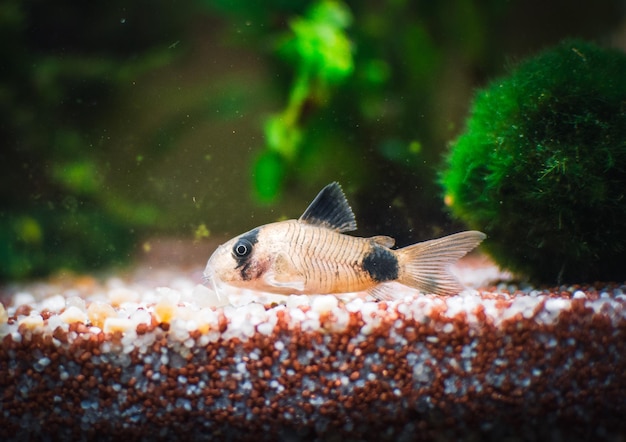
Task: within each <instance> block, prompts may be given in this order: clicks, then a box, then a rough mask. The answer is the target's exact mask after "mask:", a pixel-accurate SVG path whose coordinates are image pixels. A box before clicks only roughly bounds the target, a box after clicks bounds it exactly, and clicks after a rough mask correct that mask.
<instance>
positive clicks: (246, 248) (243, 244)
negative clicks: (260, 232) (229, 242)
mask: <svg viewBox="0 0 626 442" xmlns="http://www.w3.org/2000/svg"><path fill="white" fill-rule="evenodd" d="M251 251H252V243H251V242H250V241H248V240H247V239H240V240H239V241H237V244H235V246H234V247H233V256H234V257H235V258H237V259H241V258H245V257H246V256H248V255H249V254H250V252H251Z"/></svg>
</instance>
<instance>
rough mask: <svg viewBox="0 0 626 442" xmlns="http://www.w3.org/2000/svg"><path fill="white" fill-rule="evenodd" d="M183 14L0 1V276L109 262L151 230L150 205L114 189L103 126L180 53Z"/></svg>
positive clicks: (172, 8)
mask: <svg viewBox="0 0 626 442" xmlns="http://www.w3.org/2000/svg"><path fill="white" fill-rule="evenodd" d="M147 6H149V7H147ZM190 14H191V11H184V10H181V9H180V8H179V6H178V5H169V4H166V3H163V2H156V3H155V2H148V1H146V0H140V1H139V2H137V3H134V4H133V5H127V4H126V3H125V2H122V1H120V0H114V1H112V2H108V3H106V4H101V5H98V6H94V5H90V6H86V5H85V4H84V3H81V2H77V1H74V0H62V1H61V2H60V3H57V4H55V5H51V4H47V3H45V2H40V1H36V0H24V1H21V0H9V1H5V2H2V4H1V5H0V36H1V37H2V41H3V42H5V47H4V49H5V51H4V52H3V69H2V70H1V72H0V120H1V121H2V124H0V142H1V144H2V151H1V152H0V158H1V159H2V161H0V172H1V173H0V176H2V180H3V182H2V184H3V185H2V186H0V201H2V206H1V207H0V281H4V280H9V279H16V278H27V277H34V276H41V275H45V274H47V273H50V272H53V271H56V270H58V269H61V268H63V269H70V270H86V269H92V268H95V267H100V266H103V265H107V264H109V265H110V264H117V263H119V262H121V261H124V260H127V259H128V258H129V257H130V254H131V250H132V248H133V247H134V242H135V240H136V239H137V232H138V230H139V229H140V228H144V229H145V228H147V227H150V226H154V224H155V222H156V219H157V216H156V213H155V212H156V209H155V208H154V207H150V206H148V205H145V204H142V203H137V202H135V201H130V200H128V199H125V198H123V197H121V196H120V195H119V194H116V193H115V192H114V191H112V190H111V188H110V184H111V183H110V182H109V181H108V175H109V172H110V164H109V160H110V157H111V156H112V155H115V154H116V152H119V151H120V150H122V149H120V146H119V145H118V144H117V142H116V141H111V135H112V134H111V133H110V132H109V128H108V127H107V125H106V123H104V121H105V120H106V118H107V116H108V115H109V114H110V112H112V109H115V108H116V106H117V105H118V102H119V99H120V97H121V96H123V95H124V92H125V91H128V89H129V88H131V87H132V86H133V85H134V84H135V82H136V80H137V79H138V78H141V76H142V75H143V74H145V73H147V72H151V71H154V70H156V69H157V68H159V67H162V66H164V65H166V64H167V63H168V62H170V61H171V60H173V59H174V58H175V57H176V55H177V53H178V51H175V50H174V49H173V46H172V43H173V42H175V41H176V40H177V38H178V37H179V35H180V33H181V29H184V27H185V26H186V23H187V20H186V18H187V17H189V15H190ZM146 23H147V24H148V25H146ZM113 139H114V140H115V137H114V138H113Z"/></svg>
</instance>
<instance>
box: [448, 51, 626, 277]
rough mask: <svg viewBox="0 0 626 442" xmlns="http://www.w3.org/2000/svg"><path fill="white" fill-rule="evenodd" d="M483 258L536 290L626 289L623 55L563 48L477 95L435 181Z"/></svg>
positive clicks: (625, 78)
mask: <svg viewBox="0 0 626 442" xmlns="http://www.w3.org/2000/svg"><path fill="white" fill-rule="evenodd" d="M441 182H442V184H443V187H444V189H445V201H446V203H447V204H448V205H449V206H450V208H451V210H452V212H453V213H454V214H455V215H456V216H458V217H459V218H460V219H462V220H463V221H465V222H466V223H467V224H468V225H469V226H470V227H471V228H473V229H479V230H482V231H484V232H485V233H487V235H488V236H489V238H488V240H487V241H486V242H485V243H484V247H485V250H486V251H487V252H488V253H490V254H491V255H492V257H493V258H494V259H495V260H496V261H497V262H498V263H499V264H500V265H501V266H503V267H504V268H508V269H510V270H512V271H513V272H516V273H518V274H521V275H525V276H526V277H528V278H530V279H531V280H533V281H534V282H546V283H554V282H557V283H561V282H568V283H571V282H581V281H589V282H591V281H596V280H605V281H608V280H619V281H624V280H625V279H626V55H625V54H624V53H623V52H620V51H616V50H609V49H603V48H600V47H598V46H595V45H593V44H590V43H587V42H582V41H566V42H564V43H562V44H560V45H558V46H556V47H555V48H553V49H551V50H548V51H546V52H543V53H541V54H539V55H538V56H536V57H534V58H532V59H529V60H527V61H525V62H523V63H521V64H520V65H519V66H518V67H517V68H516V69H515V70H514V71H513V72H512V73H511V74H510V75H509V76H508V77H505V78H502V79H500V80H497V81H494V82H492V83H491V84H490V85H488V87H486V88H485V89H484V90H481V91H479V92H478V94H477V95H476V97H475V99H474V102H473V107H472V110H471V114H470V117H469V120H468V121H467V128H466V130H465V132H464V133H463V134H462V135H461V136H460V137H459V138H458V139H457V140H456V141H455V142H454V143H453V144H452V149H451V152H450V154H449V156H448V158H447V165H446V169H445V170H444V171H443V172H442V174H441Z"/></svg>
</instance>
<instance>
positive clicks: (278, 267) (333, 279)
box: [238, 220, 398, 294]
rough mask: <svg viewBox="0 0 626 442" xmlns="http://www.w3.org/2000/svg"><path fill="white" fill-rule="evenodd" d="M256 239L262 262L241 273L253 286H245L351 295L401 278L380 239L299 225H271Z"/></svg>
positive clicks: (242, 268)
mask: <svg viewBox="0 0 626 442" xmlns="http://www.w3.org/2000/svg"><path fill="white" fill-rule="evenodd" d="M248 235H250V233H249V234H248ZM252 235H256V236H257V239H258V242H257V247H255V249H254V253H255V254H256V256H257V259H252V258H251V259H250V260H249V261H248V262H247V263H244V264H243V265H241V266H239V267H238V268H239V269H240V274H239V276H240V277H241V281H242V282H244V281H245V282H247V284H240V285H241V286H247V287H249V288H253V289H257V290H263V291H270V292H274V293H299V294H312V293H345V292H356V291H361V290H367V289H369V288H370V287H372V286H374V285H376V284H378V283H379V282H382V281H388V280H395V279H397V277H398V260H397V258H396V256H395V254H394V252H393V251H392V250H389V249H388V248H386V247H384V246H383V245H381V244H379V242H377V241H382V240H381V239H379V237H377V238H374V239H371V238H367V239H366V238H359V237H355V236H349V235H344V234H342V233H338V232H336V231H333V230H330V229H327V228H323V227H318V226H314V225H310V224H307V223H304V222H301V221H298V220H289V221H283V222H278V223H273V224H268V225H266V226H263V227H261V228H260V229H258V230H256V231H252ZM380 238H384V237H380ZM373 260H376V262H373Z"/></svg>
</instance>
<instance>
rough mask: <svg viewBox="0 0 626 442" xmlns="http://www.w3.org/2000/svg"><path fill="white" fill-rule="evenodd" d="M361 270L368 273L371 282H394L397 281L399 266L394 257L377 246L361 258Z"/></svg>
mask: <svg viewBox="0 0 626 442" xmlns="http://www.w3.org/2000/svg"><path fill="white" fill-rule="evenodd" d="M361 268H362V269H363V270H365V271H366V272H367V273H369V275H370V277H371V278H372V280H374V281H376V282H385V281H394V280H396V279H398V274H399V271H400V266H399V265H398V258H396V255H394V253H393V252H392V251H391V250H389V249H386V248H384V247H381V246H379V245H377V244H374V245H373V246H372V249H371V250H370V251H369V253H368V254H367V255H365V257H364V258H363V261H362V262H361Z"/></svg>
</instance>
